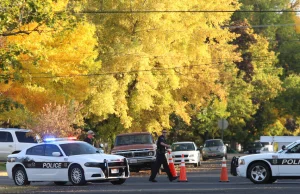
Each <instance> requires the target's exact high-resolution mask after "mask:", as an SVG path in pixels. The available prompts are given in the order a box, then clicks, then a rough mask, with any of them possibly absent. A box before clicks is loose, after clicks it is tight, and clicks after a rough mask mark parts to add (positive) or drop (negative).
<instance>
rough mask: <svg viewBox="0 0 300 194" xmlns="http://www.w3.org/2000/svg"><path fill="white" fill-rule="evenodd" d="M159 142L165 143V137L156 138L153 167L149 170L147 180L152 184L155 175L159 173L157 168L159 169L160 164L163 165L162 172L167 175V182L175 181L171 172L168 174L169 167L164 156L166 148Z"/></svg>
mask: <svg viewBox="0 0 300 194" xmlns="http://www.w3.org/2000/svg"><path fill="white" fill-rule="evenodd" d="M161 142H163V143H166V140H165V137H164V136H163V135H161V136H159V137H158V140H157V144H156V145H157V151H156V161H155V163H154V165H153V166H152V168H151V176H150V178H149V181H152V182H156V181H155V177H156V174H157V173H158V171H159V168H160V166H161V164H163V166H164V170H165V172H166V173H167V175H168V177H169V180H170V181H173V180H175V179H174V177H173V176H172V174H171V172H170V169H169V165H168V162H167V158H166V155H165V153H166V148H165V146H163V145H161V144H160V143H161Z"/></svg>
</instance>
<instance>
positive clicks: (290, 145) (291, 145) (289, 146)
mask: <svg viewBox="0 0 300 194" xmlns="http://www.w3.org/2000/svg"><path fill="white" fill-rule="evenodd" d="M295 144H297V142H293V143H290V144H289V145H287V146H286V148H285V149H284V150H282V149H281V150H279V151H278V153H282V152H283V151H285V150H288V149H291V148H292V147H294V145H295Z"/></svg>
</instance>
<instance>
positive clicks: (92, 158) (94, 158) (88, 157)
mask: <svg viewBox="0 0 300 194" xmlns="http://www.w3.org/2000/svg"><path fill="white" fill-rule="evenodd" d="M123 158H124V157H123V156H119V155H110V154H85V155H73V156H69V161H73V160H74V161H83V162H104V159H106V160H108V162H116V161H120V160H121V159H123Z"/></svg>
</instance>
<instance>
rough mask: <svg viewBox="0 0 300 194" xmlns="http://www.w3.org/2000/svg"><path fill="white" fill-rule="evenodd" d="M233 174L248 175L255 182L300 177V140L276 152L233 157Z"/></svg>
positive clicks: (262, 182) (263, 182)
mask: <svg viewBox="0 0 300 194" xmlns="http://www.w3.org/2000/svg"><path fill="white" fill-rule="evenodd" d="M231 174H232V175H234V176H240V177H246V178H248V179H250V180H251V181H252V182H253V183H255V184H265V183H273V182H275V181H276V180H277V179H300V140H298V141H295V142H293V143H291V144H289V145H287V146H286V147H285V146H283V147H282V149H281V150H280V151H278V152H276V153H264V154H254V155H247V156H242V157H239V158H236V157H233V159H232V161H231Z"/></svg>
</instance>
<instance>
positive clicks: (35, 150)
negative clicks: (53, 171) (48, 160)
mask: <svg viewBox="0 0 300 194" xmlns="http://www.w3.org/2000/svg"><path fill="white" fill-rule="evenodd" d="M26 155H35V156H44V155H45V153H44V145H38V146H34V147H32V148H29V149H28V150H27V151H26Z"/></svg>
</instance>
